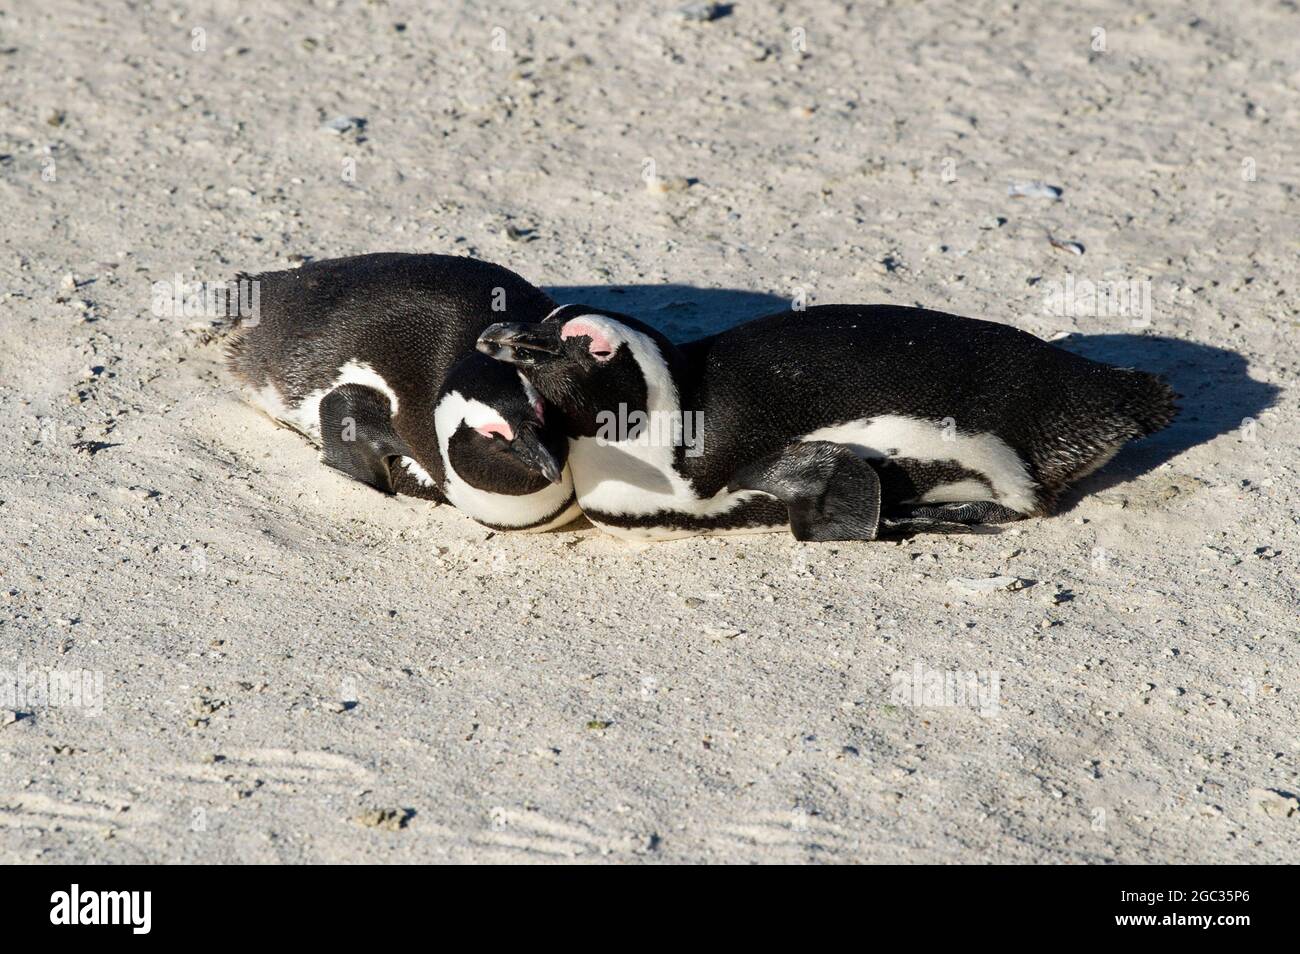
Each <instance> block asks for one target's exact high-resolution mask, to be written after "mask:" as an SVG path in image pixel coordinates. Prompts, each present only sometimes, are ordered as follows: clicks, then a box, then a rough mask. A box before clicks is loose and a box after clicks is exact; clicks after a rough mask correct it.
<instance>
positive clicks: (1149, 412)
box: [1120, 369, 1182, 437]
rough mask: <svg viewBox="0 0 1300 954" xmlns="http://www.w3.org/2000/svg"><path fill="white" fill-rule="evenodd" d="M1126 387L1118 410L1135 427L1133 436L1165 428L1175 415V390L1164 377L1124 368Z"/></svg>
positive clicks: (1177, 395)
mask: <svg viewBox="0 0 1300 954" xmlns="http://www.w3.org/2000/svg"><path fill="white" fill-rule="evenodd" d="M1123 373H1124V376H1125V378H1126V379H1127V380H1126V382H1125V387H1124V390H1123V397H1122V402H1121V407H1120V412H1121V413H1122V414H1123V415H1124V417H1126V418H1127V419H1128V420H1130V421H1131V422H1132V423H1133V425H1134V426H1135V428H1136V431H1135V433H1134V435H1133V436H1134V437H1146V436H1147V435H1149V434H1154V433H1155V432H1156V431H1161V430H1164V429H1165V428H1166V427H1168V426H1169V425H1170V424H1171V423H1172V422H1173V420H1174V418H1175V417H1177V416H1178V399H1179V398H1180V397H1182V395H1180V394H1178V393H1176V392H1175V391H1174V389H1173V388H1171V387H1170V386H1169V383H1168V382H1167V381H1165V379H1164V378H1162V377H1160V376H1159V375H1157V374H1150V373H1148V372H1146V371H1135V370H1129V369H1125V370H1124V371H1123Z"/></svg>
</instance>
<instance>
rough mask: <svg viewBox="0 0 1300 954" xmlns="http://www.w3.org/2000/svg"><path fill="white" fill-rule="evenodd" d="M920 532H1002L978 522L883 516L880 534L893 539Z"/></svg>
mask: <svg viewBox="0 0 1300 954" xmlns="http://www.w3.org/2000/svg"><path fill="white" fill-rule="evenodd" d="M918 533H970V534H993V533H1001V531H1000V530H998V528H997V527H989V526H981V525H980V524H977V523H956V522H953V521H950V520H934V519H931V518H930V517H881V518H880V535H881V537H887V538H889V539H893V538H896V537H910V536H914V535H916V534H918Z"/></svg>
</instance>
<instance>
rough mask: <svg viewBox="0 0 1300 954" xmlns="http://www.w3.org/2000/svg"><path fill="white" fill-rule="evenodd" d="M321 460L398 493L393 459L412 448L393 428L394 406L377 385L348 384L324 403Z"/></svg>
mask: <svg viewBox="0 0 1300 954" xmlns="http://www.w3.org/2000/svg"><path fill="white" fill-rule="evenodd" d="M320 435H321V460H322V461H323V462H324V463H325V464H327V465H328V466H330V467H333V468H334V469H336V470H341V471H343V473H345V474H347V475H348V476H349V477H351V478H353V479H354V480H359V481H361V483H363V484H369V485H370V486H371V487H374V488H376V489H378V490H381V491H383V492H384V493H386V494H391V493H394V492H395V491H394V489H393V471H392V461H393V458H394V457H408V456H410V454H411V449H410V448H409V447H407V446H406V442H405V441H403V440H402V439H401V438H400V437H399V436H398V435H397V432H396V431H395V430H393V415H392V405H390V404H389V402H388V398H387V397H386V396H385V395H384V394H382V393H381V392H379V391H376V390H375V389H374V388H368V387H366V386H365V385H361V384H344V385H342V386H341V387H337V388H335V389H334V390H333V391H331V392H330V393H329V394H327V395H325V397H324V398H323V399H322V400H321V402H320Z"/></svg>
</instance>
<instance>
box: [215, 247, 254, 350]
mask: <svg viewBox="0 0 1300 954" xmlns="http://www.w3.org/2000/svg"><path fill="white" fill-rule="evenodd" d="M258 277H259V276H257V275H251V274H249V273H248V272H237V273H236V274H235V277H234V278H233V279H232V280H231V281H230V282H228V283H227V290H228V293H227V295H226V299H225V313H224V314H221V315H218V316H217V326H216V329H215V331H216V337H217V338H218V339H219V340H220V341H221V351H222V356H223V357H224V358H225V363H226V367H228V368H230V369H231V370H232V371H234V372H236V373H239V371H240V370H241V365H242V363H243V357H244V349H245V341H244V334H245V332H246V331H247V330H248V328H249V327H250V321H249V318H250V313H251V315H252V319H253V320H252V323H253V324H255V323H256V313H257V310H258V309H259V307H260V301H259V300H258V298H259V297H260V296H256V297H255V294H254V292H253V291H252V290H253V289H256V288H257V281H258Z"/></svg>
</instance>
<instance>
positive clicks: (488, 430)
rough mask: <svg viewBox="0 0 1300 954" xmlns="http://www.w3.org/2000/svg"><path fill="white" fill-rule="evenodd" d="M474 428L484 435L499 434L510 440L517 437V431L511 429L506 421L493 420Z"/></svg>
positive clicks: (493, 435)
mask: <svg viewBox="0 0 1300 954" xmlns="http://www.w3.org/2000/svg"><path fill="white" fill-rule="evenodd" d="M474 430H476V431H478V432H479V433H480V434H482V435H483V436H484V437H495V436H496V435H498V434H499V435H501V436H502V437H504V438H505V439H506V440H508V441H512V440H514V439H515V432H514V431H512V430H511V429H510V425H509V424H507V423H506V422H505V421H491V422H489V423H487V424H480V425H479V426H478V427H476V428H474Z"/></svg>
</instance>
